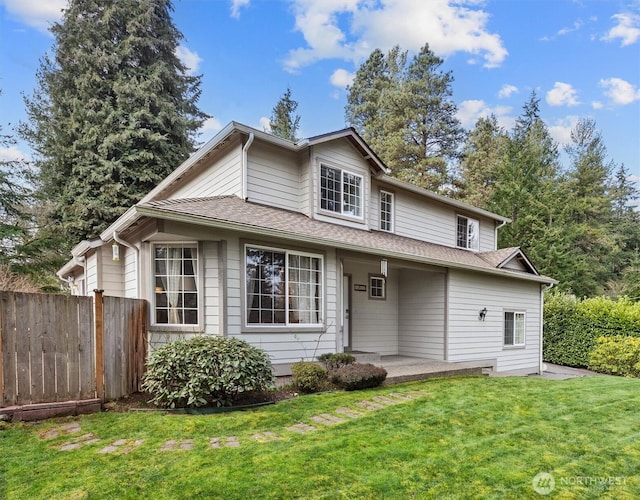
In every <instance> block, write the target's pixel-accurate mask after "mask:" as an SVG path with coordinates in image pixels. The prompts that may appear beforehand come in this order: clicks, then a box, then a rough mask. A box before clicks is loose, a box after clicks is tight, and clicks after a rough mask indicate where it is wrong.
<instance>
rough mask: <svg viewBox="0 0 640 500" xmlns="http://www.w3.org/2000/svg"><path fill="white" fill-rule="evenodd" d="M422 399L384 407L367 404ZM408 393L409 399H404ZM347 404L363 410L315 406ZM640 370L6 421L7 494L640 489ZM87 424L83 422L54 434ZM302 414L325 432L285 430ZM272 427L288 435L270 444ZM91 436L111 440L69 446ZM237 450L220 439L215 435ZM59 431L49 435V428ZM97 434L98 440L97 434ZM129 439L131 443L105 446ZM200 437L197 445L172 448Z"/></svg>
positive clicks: (342, 494)
mask: <svg viewBox="0 0 640 500" xmlns="http://www.w3.org/2000/svg"><path fill="white" fill-rule="evenodd" d="M410 391H422V394H421V395H419V394H417V393H416V392H413V393H412V394H413V395H414V396H415V397H414V398H413V399H411V400H408V401H404V402H397V403H396V404H392V405H389V406H385V407H383V408H381V409H377V410H364V409H361V408H360V407H359V406H358V403H359V402H362V401H365V400H371V399H372V398H374V397H377V396H384V395H389V394H393V393H396V394H397V393H410ZM398 401H400V400H399V399H398ZM341 407H342V408H344V407H347V408H349V409H351V410H358V409H359V410H360V413H361V416H359V417H358V418H347V417H345V422H343V423H338V424H335V425H332V426H322V425H319V424H316V423H314V422H313V420H312V417H313V416H317V415H320V414H323V413H328V414H332V415H336V413H335V410H336V409H338V408H341ZM639 408H640V380H632V379H621V378H614V377H589V378H580V379H572V380H566V381H551V380H544V379H534V378H516V377H514V378H487V377H477V378H475V377H473V378H452V379H438V380H431V381H425V382H420V383H413V384H405V385H400V386H393V387H386V388H380V389H376V390H369V391H360V392H352V393H332V394H322V395H313V396H304V397H300V398H297V399H294V400H290V401H285V402H282V403H278V404H277V405H272V406H268V407H263V408H261V409H257V410H251V411H245V412H235V413H226V414H215V415H208V416H188V415H162V414H156V413H154V414H149V413H138V412H136V413H128V414H116V413H103V414H98V415H89V416H84V417H80V418H75V419H57V420H51V421H47V422H44V423H40V424H24V425H18V424H15V425H10V426H7V427H5V428H4V430H0V498H3V499H5V498H6V499H21V500H22V499H29V498H47V499H49V498H61V499H62V498H64V499H68V498H74V499H75V498H154V499H155V498H157V499H163V498H216V497H221V498H225V499H233V498H249V499H251V498H328V499H334V498H431V497H433V498H460V497H462V498H488V497H489V498H518V499H520V498H538V497H539V495H538V494H537V493H536V492H535V491H534V489H533V485H532V480H533V478H534V477H535V476H536V474H538V473H541V472H549V473H551V474H552V476H553V479H554V480H555V488H554V490H553V491H552V493H551V494H550V495H549V496H548V497H547V498H580V499H582V498H602V497H604V498H612V499H624V498H629V499H632V498H640V415H639V411H638V410H639ZM73 422H75V423H78V424H79V425H80V427H81V430H80V431H79V432H75V433H73V434H71V435H68V434H63V435H60V436H58V437H53V438H51V437H50V435H49V436H46V435H47V433H50V432H51V431H52V430H53V429H55V428H59V427H60V426H61V425H64V424H69V423H73ZM298 423H304V424H313V425H315V426H316V427H317V430H315V431H312V432H309V433H307V434H298V433H296V432H292V431H290V430H287V427H291V426H293V425H295V424H298ZM265 432H271V433H273V436H275V437H278V438H279V439H277V440H274V441H269V442H258V441H257V440H256V439H255V438H254V437H253V436H254V435H256V434H257V433H265ZM88 433H93V434H94V438H95V439H99V440H100V441H99V442H96V443H93V444H89V445H87V446H83V447H81V448H79V449H75V450H72V451H62V450H61V449H60V448H61V447H62V446H64V445H65V444H67V443H69V442H71V441H72V440H74V439H79V436H84V435H86V434H88ZM231 436H234V437H236V438H237V440H238V441H239V443H240V446H238V447H225V446H221V447H220V448H218V449H212V448H211V446H210V438H212V437H218V438H220V442H221V443H223V444H224V443H226V439H227V438H228V437H231ZM45 437H48V439H45ZM85 439H88V438H85ZM119 439H130V440H136V439H139V440H142V443H141V444H140V445H139V446H137V447H135V448H134V449H133V450H132V451H131V452H130V453H122V452H121V451H117V452H114V453H104V454H101V453H99V451H100V450H101V449H103V448H104V447H105V446H107V445H109V444H111V443H113V442H114V441H117V440H119ZM169 439H193V440H194V445H193V446H194V447H193V449H192V450H190V451H181V450H174V451H160V449H161V448H162V447H163V446H164V445H165V444H166V441H167V440H169ZM545 484H548V483H541V485H542V486H545Z"/></svg>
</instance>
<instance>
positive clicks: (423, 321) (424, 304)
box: [398, 269, 445, 360]
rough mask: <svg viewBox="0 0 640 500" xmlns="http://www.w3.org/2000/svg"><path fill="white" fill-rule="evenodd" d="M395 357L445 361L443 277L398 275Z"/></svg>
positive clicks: (410, 271)
mask: <svg viewBox="0 0 640 500" xmlns="http://www.w3.org/2000/svg"><path fill="white" fill-rule="evenodd" d="M398 291H399V305H400V307H399V318H398V321H399V323H398V332H399V334H398V335H399V337H398V354H400V355H404V356H416V357H420V358H427V359H437V360H443V359H444V330H445V314H444V310H445V275H444V273H427V272H421V271H415V270H413V269H403V270H401V271H400V286H399V290H398Z"/></svg>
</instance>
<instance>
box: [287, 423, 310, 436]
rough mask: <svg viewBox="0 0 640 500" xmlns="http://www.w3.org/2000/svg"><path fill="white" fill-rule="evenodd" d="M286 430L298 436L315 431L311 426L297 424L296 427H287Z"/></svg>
mask: <svg viewBox="0 0 640 500" xmlns="http://www.w3.org/2000/svg"><path fill="white" fill-rule="evenodd" d="M287 430H288V431H291V432H297V433H298V434H307V433H309V432H313V431H315V430H317V429H316V428H315V427H314V426H313V425H308V424H303V423H299V424H296V425H292V426H291V427H287Z"/></svg>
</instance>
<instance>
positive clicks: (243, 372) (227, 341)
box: [142, 335, 274, 408]
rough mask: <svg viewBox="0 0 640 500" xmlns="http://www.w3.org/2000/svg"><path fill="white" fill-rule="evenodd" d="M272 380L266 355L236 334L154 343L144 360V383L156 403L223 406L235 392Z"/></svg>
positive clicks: (144, 387)
mask: <svg viewBox="0 0 640 500" xmlns="http://www.w3.org/2000/svg"><path fill="white" fill-rule="evenodd" d="M273 382H274V377H273V371H272V369H271V361H270V360H269V356H268V355H267V354H266V353H265V352H264V351H262V350H261V349H258V348H257V347H253V346H251V345H249V344H248V343H247V342H246V341H244V340H240V339H236V338H225V337H211V336H204V335H203V336H198V337H193V338H190V339H187V340H179V341H176V342H172V343H170V344H166V345H163V346H161V347H159V348H158V349H156V350H155V351H154V352H153V353H152V354H151V356H150V357H149V359H148V361H147V373H146V374H145V378H144V383H143V385H142V387H143V389H144V390H146V391H149V392H150V393H151V394H152V395H153V399H152V400H151V401H152V402H153V403H155V404H157V405H160V406H167V407H171V408H175V407H176V406H178V407H182V406H204V405H207V404H215V405H216V406H225V405H230V404H232V403H233V400H234V399H235V398H236V396H237V395H238V394H239V393H243V392H247V391H256V390H263V389H266V388H267V387H269V386H271V385H272V384H273Z"/></svg>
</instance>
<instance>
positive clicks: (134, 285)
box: [120, 248, 138, 299]
mask: <svg viewBox="0 0 640 500" xmlns="http://www.w3.org/2000/svg"><path fill="white" fill-rule="evenodd" d="M123 250H124V258H123V261H124V296H125V297H129V298H134V299H136V298H138V270H137V269H136V252H135V251H134V250H132V249H131V248H124V249H122V248H121V249H120V253H122V251H123ZM121 258H122V257H121Z"/></svg>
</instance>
